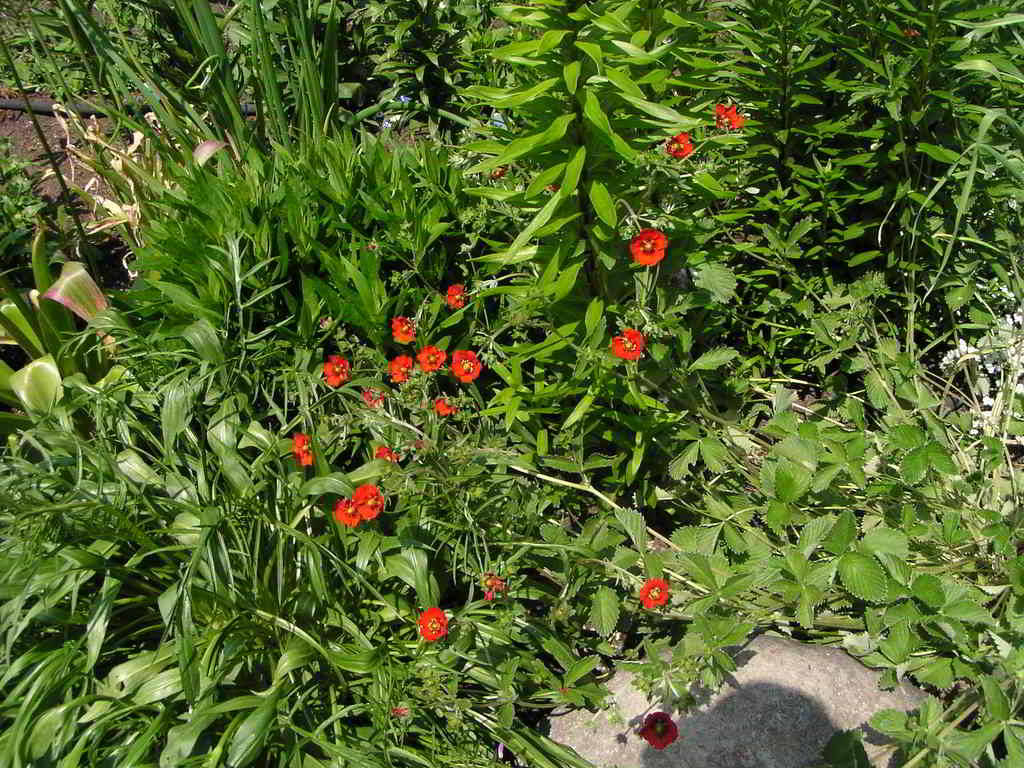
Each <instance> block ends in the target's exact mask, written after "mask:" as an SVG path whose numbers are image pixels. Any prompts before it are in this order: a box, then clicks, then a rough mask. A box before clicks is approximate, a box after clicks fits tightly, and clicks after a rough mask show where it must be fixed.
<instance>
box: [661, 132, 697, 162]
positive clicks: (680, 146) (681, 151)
mask: <svg viewBox="0 0 1024 768" xmlns="http://www.w3.org/2000/svg"><path fill="white" fill-rule="evenodd" d="M665 151H666V152H668V153H669V154H670V155H672V157H674V158H676V159H677V160H682V159H683V158H684V157H687V156H689V155H690V154H692V153H693V144H691V143H690V134H688V133H677V134H676V135H675V136H673V137H672V138H671V139H669V140H668V141H667V142H666V143H665Z"/></svg>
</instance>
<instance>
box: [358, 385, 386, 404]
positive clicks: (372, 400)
mask: <svg viewBox="0 0 1024 768" xmlns="http://www.w3.org/2000/svg"><path fill="white" fill-rule="evenodd" d="M363 402H364V403H366V407H367V408H380V406H381V404H382V403H383V402H384V393H383V392H381V391H380V390H379V389H364V390H363Z"/></svg>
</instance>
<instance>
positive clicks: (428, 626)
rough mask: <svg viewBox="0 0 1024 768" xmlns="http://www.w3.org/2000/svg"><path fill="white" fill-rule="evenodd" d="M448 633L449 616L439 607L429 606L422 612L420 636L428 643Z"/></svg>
mask: <svg viewBox="0 0 1024 768" xmlns="http://www.w3.org/2000/svg"><path fill="white" fill-rule="evenodd" d="M447 634H448V617H447V616H445V615H444V611H442V610H441V609H440V608H438V607H436V606H435V607H433V608H427V610H425V611H424V612H423V613H421V614H420V636H421V637H422V638H423V639H424V640H426V641H427V642H428V643H433V642H434V641H435V640H440V639H441V638H442V637H444V636H445V635H447Z"/></svg>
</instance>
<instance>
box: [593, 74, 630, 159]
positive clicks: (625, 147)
mask: <svg viewBox="0 0 1024 768" xmlns="http://www.w3.org/2000/svg"><path fill="white" fill-rule="evenodd" d="M583 116H584V117H586V118H587V120H589V121H590V122H591V123H592V124H593V125H594V127H595V128H597V130H598V131H599V132H600V133H602V134H604V136H605V138H607V139H608V141H609V143H610V144H611V146H612V148H613V149H615V151H616V152H617V153H618V154H619V155H620V156H621V157H622V158H624V159H626V160H633V159H634V158H635V157H636V151H635V150H634V149H633V148H632V147H630V146H629V144H627V143H626V142H625V140H624V139H623V138H622V137H621V136H619V134H617V133H616V132H615V131H614V130H612V125H611V123H610V122H609V120H608V115H606V114H605V112H604V110H603V109H601V102H600V101H599V100H598V98H597V94H596V93H594V91H593V90H588V91H586V92H585V95H584V101H583Z"/></svg>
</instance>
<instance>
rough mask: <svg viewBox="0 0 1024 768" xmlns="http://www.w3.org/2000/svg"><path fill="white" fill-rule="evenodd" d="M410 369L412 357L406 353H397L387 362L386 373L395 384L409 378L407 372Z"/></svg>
mask: <svg viewBox="0 0 1024 768" xmlns="http://www.w3.org/2000/svg"><path fill="white" fill-rule="evenodd" d="M410 371H412V358H411V357H409V356H408V355H399V356H398V357H396V358H395V359H394V360H392V361H391V362H390V363H388V373H389V374H391V380H392V381H393V382H395V383H396V384H401V383H402V382H403V381H408V380H409V372H410Z"/></svg>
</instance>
